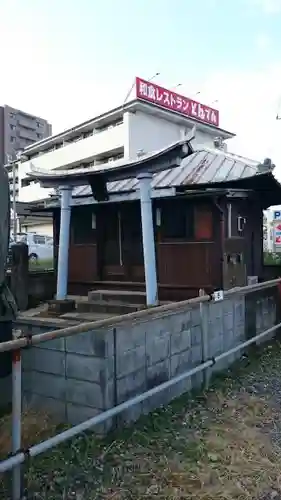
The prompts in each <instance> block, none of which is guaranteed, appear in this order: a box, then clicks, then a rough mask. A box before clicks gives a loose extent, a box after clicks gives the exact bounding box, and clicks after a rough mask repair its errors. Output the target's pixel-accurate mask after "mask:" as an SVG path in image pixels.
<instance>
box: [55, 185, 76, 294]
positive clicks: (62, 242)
mask: <svg viewBox="0 0 281 500" xmlns="http://www.w3.org/2000/svg"><path fill="white" fill-rule="evenodd" d="M59 190H60V206H61V212H60V235H59V254H58V273H57V294H56V299H57V300H66V298H67V284H68V255H69V234H70V216H71V206H70V204H71V192H72V188H71V187H70V186H61V187H60V188H59Z"/></svg>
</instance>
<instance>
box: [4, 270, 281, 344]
mask: <svg viewBox="0 0 281 500" xmlns="http://www.w3.org/2000/svg"><path fill="white" fill-rule="evenodd" d="M279 283H281V278H278V279H275V280H271V281H266V282H264V283H256V284H253V285H248V286H245V287H237V288H233V289H231V290H228V291H227V292H224V299H227V298H229V297H231V296H232V295H235V294H237V295H239V294H243V295H246V294H247V293H250V292H256V291H259V290H264V289H266V288H271V287H273V286H276V285H278V284H279ZM211 300H212V298H211V296H209V295H203V296H202V297H194V298H193V299H188V300H185V301H182V302H175V303H171V304H165V305H162V306H158V307H152V308H149V309H143V310H141V311H136V312H132V313H129V314H126V315H122V316H116V317H112V318H106V319H101V320H99V321H92V322H89V323H81V324H80V325H77V326H76V325H75V326H69V327H67V328H61V329H60V330H52V331H50V332H45V333H39V334H38V335H33V336H27V337H23V338H21V339H18V340H11V341H8V342H2V343H0V353H1V352H6V351H12V350H14V349H22V348H24V347H26V346H30V345H36V344H40V343H41V342H47V341H48V340H53V339H55V338H62V337H70V336H72V335H76V334H78V333H85V332H88V331H89V330H94V329H99V328H105V327H112V326H117V325H118V324H121V323H124V322H132V321H134V320H138V319H142V318H144V319H146V320H147V319H149V317H151V316H155V315H157V316H158V315H159V314H161V315H162V314H165V313H167V314H169V313H171V314H172V313H175V314H176V313H177V312H180V311H181V310H182V309H184V308H187V307H188V308H191V307H192V306H193V305H196V304H201V303H204V302H210V301H211Z"/></svg>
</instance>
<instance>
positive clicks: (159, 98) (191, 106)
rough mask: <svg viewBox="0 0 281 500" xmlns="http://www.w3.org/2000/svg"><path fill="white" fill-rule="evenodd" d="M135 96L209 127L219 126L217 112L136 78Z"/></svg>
mask: <svg viewBox="0 0 281 500" xmlns="http://www.w3.org/2000/svg"><path fill="white" fill-rule="evenodd" d="M136 96H137V98H139V99H143V100H144V101H148V102H152V103H154V104H157V105H158V106H161V107H163V108H166V109H170V110H171V111H176V112H178V113H181V114H183V115H187V116H190V117H191V118H195V119H196V120H200V121H202V122H205V123H209V124H210V125H215V126H216V127H218V126H219V111H218V110H217V109H213V108H210V107H209V106H205V105H204V104H200V102H197V101H193V100H192V99H189V98H188V97H184V96H182V95H179V94H176V93H175V92H172V91H170V90H167V89H164V88H163V87H159V85H156V84H155V83H152V82H148V81H146V80H142V79H141V78H138V77H137V78H136Z"/></svg>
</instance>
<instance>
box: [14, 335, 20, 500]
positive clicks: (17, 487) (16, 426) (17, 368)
mask: <svg viewBox="0 0 281 500" xmlns="http://www.w3.org/2000/svg"><path fill="white" fill-rule="evenodd" d="M20 335H21V332H19V331H15V330H14V331H13V338H14V339H17V338H18V337H19V336H20ZM20 448H21V350H20V349H15V350H14V351H13V354H12V452H13V453H17V452H18V451H19V450H20ZM20 499H21V465H17V466H15V467H14V468H13V472H12V500H20Z"/></svg>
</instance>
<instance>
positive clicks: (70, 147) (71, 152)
mask: <svg viewBox="0 0 281 500" xmlns="http://www.w3.org/2000/svg"><path fill="white" fill-rule="evenodd" d="M124 140H125V133H124V125H123V123H122V124H120V125H118V126H115V127H112V128H108V129H106V130H105V131H102V132H98V133H96V134H94V135H92V136H90V137H86V138H84V139H80V140H77V142H71V143H69V144H67V143H65V144H64V146H62V147H61V148H60V149H54V150H52V151H50V152H47V153H42V154H41V155H40V154H39V156H36V157H35V158H32V159H31V160H28V161H26V162H23V163H22V164H21V167H20V168H21V170H22V169H23V170H24V171H25V172H28V171H30V166H31V164H32V165H33V166H34V168H38V169H44V170H53V169H68V168H74V167H75V166H78V165H80V164H81V163H90V162H92V161H93V160H94V159H95V158H96V157H97V156H99V155H101V154H103V153H106V152H108V151H114V150H120V149H121V148H123V146H124Z"/></svg>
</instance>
